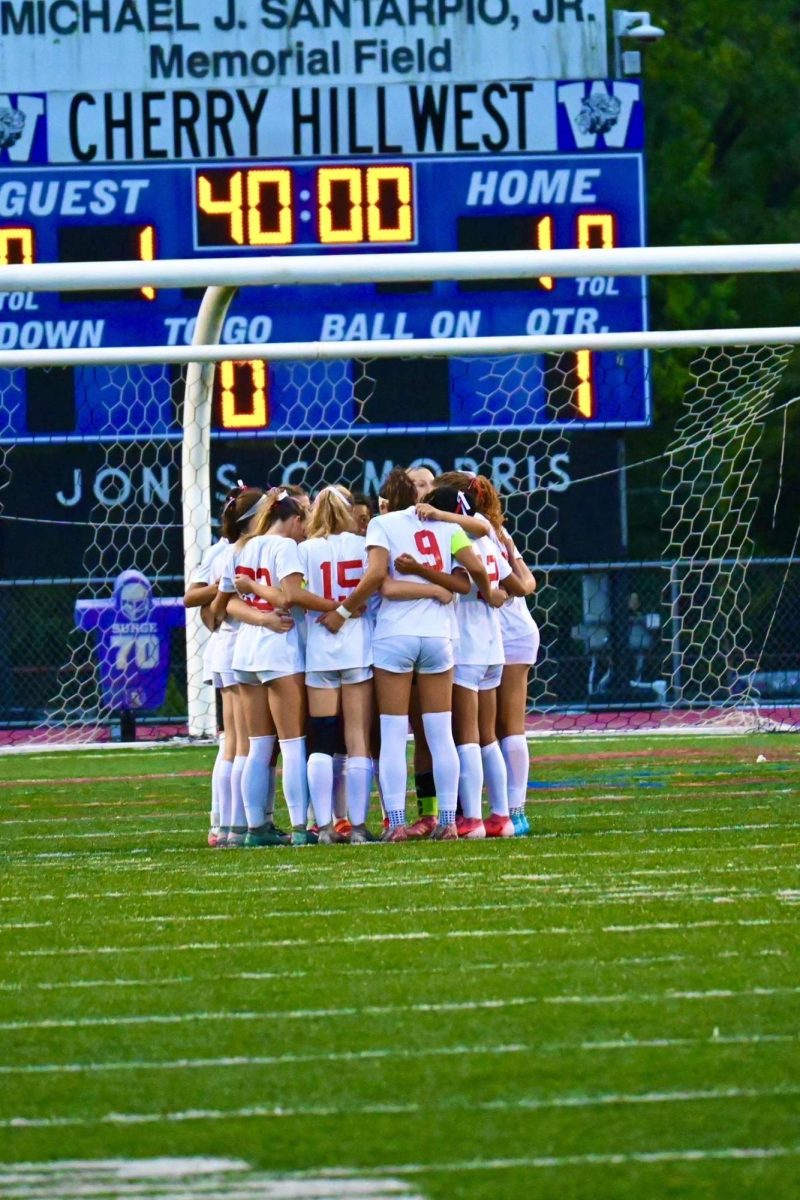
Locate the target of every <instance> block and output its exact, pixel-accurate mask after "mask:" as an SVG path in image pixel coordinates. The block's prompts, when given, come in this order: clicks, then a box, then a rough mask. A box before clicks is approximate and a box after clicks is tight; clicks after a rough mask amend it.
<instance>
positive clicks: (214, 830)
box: [208, 825, 219, 850]
mask: <svg viewBox="0 0 800 1200" xmlns="http://www.w3.org/2000/svg"><path fill="white" fill-rule="evenodd" d="M218 841H219V825H212V826H211V828H210V829H209V831H208V844H209V846H210V847H211V848H212V850H213V849H214V848H215V846H216V844H217V842H218Z"/></svg>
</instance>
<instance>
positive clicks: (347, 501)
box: [320, 483, 353, 508]
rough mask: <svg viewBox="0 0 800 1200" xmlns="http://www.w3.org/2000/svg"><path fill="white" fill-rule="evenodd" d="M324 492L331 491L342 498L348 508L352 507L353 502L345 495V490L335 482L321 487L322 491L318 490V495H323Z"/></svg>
mask: <svg viewBox="0 0 800 1200" xmlns="http://www.w3.org/2000/svg"><path fill="white" fill-rule="evenodd" d="M326 492H333V493H334V495H336V496H338V497H339V499H340V500H344V502H345V504H346V505H347V507H348V508H352V506H353V502H352V500H351V499H350V497H349V496H348V495H347V493H346V492H343V491H342V489H341V488H340V487H337V485H336V484H335V483H329V484H327V486H326V487H324V488H323V489H322V491H321V492H320V496H324V495H325V493H326Z"/></svg>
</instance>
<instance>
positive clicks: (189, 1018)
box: [0, 986, 800, 1032]
mask: <svg viewBox="0 0 800 1200" xmlns="http://www.w3.org/2000/svg"><path fill="white" fill-rule="evenodd" d="M798 993H800V986H798V987H773V988H767V987H751V988H739V989H733V988H709V989H708V990H706V991H679V990H677V989H673V988H668V989H666V990H664V991H660V992H641V993H635V992H613V993H609V994H606V995H565V996H542V995H540V996H507V997H503V998H500V999H486V1000H440V1001H436V1002H431V1003H417V1004H361V1005H348V1006H346V1007H338V1008H337V1007H333V1006H331V1007H329V1008H293V1009H278V1008H276V1009H267V1010H259V1011H245V1012H237V1011H229V1010H224V1009H223V1010H222V1011H220V1012H213V1011H212V1012H205V1011H198V1012H187V1013H133V1014H130V1015H128V1016H115V1017H47V1018H44V1019H42V1020H36V1021H0V1031H3V1032H12V1031H19V1030H31V1029H94V1028H98V1027H102V1028H117V1027H124V1026H130V1025H193V1024H196V1023H199V1022H207V1021H208V1022H212V1023H215V1022H233V1021H317V1020H323V1019H324V1020H327V1019H341V1018H344V1017H358V1018H359V1019H362V1018H364V1017H376V1016H389V1015H391V1014H393V1013H401V1014H406V1013H448V1012H452V1013H455V1012H492V1011H494V1012H497V1011H501V1012H502V1011H504V1010H507V1009H512V1008H525V1007H528V1006H532V1005H536V1004H664V1003H671V1002H673V1001H676V1000H739V999H744V998H750V997H753V996H758V997H759V998H762V999H765V998H768V997H774V996H796V995H798Z"/></svg>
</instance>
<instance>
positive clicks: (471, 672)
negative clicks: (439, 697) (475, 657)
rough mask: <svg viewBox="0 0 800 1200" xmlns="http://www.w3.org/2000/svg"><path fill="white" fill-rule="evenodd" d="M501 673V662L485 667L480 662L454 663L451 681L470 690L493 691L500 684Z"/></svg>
mask: <svg viewBox="0 0 800 1200" xmlns="http://www.w3.org/2000/svg"><path fill="white" fill-rule="evenodd" d="M502 675H503V664H502V663H495V664H493V665H492V666H491V667H485V666H483V664H481V663H461V664H459V663H456V673H455V675H454V676H453V683H455V684H457V685H458V686H459V687H463V688H469V690H470V691H471V692H493V691H494V689H495V688H496V687H499V686H500V679H501V677H502Z"/></svg>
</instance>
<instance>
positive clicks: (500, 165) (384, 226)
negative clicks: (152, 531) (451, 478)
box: [0, 152, 648, 439]
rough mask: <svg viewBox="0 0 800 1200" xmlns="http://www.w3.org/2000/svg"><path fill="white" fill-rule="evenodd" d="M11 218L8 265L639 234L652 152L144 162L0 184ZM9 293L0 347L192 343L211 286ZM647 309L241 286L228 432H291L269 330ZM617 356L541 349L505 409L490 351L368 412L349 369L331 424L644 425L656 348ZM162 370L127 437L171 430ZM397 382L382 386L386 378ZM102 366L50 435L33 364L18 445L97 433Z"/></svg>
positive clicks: (561, 284)
mask: <svg viewBox="0 0 800 1200" xmlns="http://www.w3.org/2000/svg"><path fill="white" fill-rule="evenodd" d="M9 212H10V213H11V214H12V216H13V223H12V222H11V220H10V219H9V218H8V217H6V216H5V214H6V213H9ZM0 222H2V223H0V262H5V263H17V262H82V261H99V260H114V259H140V260H153V259H156V258H192V257H196V256H208V255H212V256H216V255H241V254H246V255H253V254H264V253H268V254H271V255H275V254H278V255H280V254H308V253H317V254H319V253H329V252H335V253H342V252H346V253H353V254H358V253H360V252H362V251H369V252H375V251H376V250H378V251H386V252H390V251H391V252H393V253H397V252H403V251H406V250H422V251H429V250H510V249H531V248H534V249H535V248H539V249H543V250H546V249H556V248H573V247H574V248H590V247H591V248H594V247H599V248H604V247H613V246H630V245H641V244H642V243H643V235H644V230H643V171H642V158H641V155H640V154H637V153H625V152H622V153H620V152H607V153H602V154H601V153H586V154H578V153H572V154H550V155H545V154H539V155H505V156H503V155H491V154H487V155H482V156H477V155H462V156H456V155H438V156H435V157H419V156H418V157H411V156H399V155H398V156H396V157H392V158H391V159H389V158H388V157H384V158H379V159H376V158H375V157H364V158H347V159H336V160H330V159H329V160H322V161H320V160H318V159H309V158H306V159H295V160H292V161H290V162H286V161H281V162H272V161H268V160H266V161H258V162H256V163H254V162H253V161H252V160H244V161H238V162H236V161H235V162H227V163H226V164H225V165H224V166H221V165H219V164H218V163H213V162H210V163H202V164H191V165H189V164H181V165H176V166H163V167H156V166H152V165H149V164H148V165H146V166H139V165H138V164H137V165H136V166H135V167H130V166H127V167H125V168H119V167H111V166H106V167H104V168H84V169H83V170H81V171H80V172H79V173H76V172H75V170H74V168H55V169H49V170H42V169H31V170H30V171H28V172H25V173H23V172H18V173H15V174H14V176H13V177H11V178H9V177H8V175H7V174H6V177H5V178H3V179H2V180H0ZM2 300H5V304H4V305H3V311H2V312H0V347H2V348H7V349H8V348H35V347H42V346H45V347H63V346H70V345H78V346H81V345H84V346H98V345H137V344H139V345H159V344H173V345H176V344H184V343H188V342H190V341H191V337H192V334H193V332H194V321H195V315H196V312H197V308H198V304H199V294H198V292H196V291H188V292H187V291H180V290H178V289H158V290H156V289H155V288H152V287H144V288H140V289H137V290H130V291H125V290H119V291H116V292H114V291H112V292H74V293H62V294H61V295H55V296H49V295H37V296H35V297H33V296H30V297H26V298H25V303H26V304H28V305H31V307H30V308H29V309H27V310H22V311H21V312H14V311H12V310H13V308H14V306H15V305H17V304H19V303H20V302H21V300H22V297H21V296H19V295H18V296H15V295H14V294H11V295H8V296H5V297H2V298H1V299H0V303H2ZM12 318H13V319H12ZM644 319H645V306H644V294H643V288H642V282H641V281H640V280H639V279H636V278H617V279H611V278H589V277H580V278H578V279H554V278H549V277H546V276H540V277H538V278H530V279H522V280H518V281H517V280H514V281H509V280H505V281H491V280H484V281H480V280H476V281H462V282H460V283H456V282H450V283H448V282H443V281H438V282H431V283H428V284H425V283H422V284H402V285H398V284H380V283H377V284H369V285H365V284H355V285H340V286H337V287H335V288H332V287H324V286H313V287H304V288H302V289H300V288H298V287H270V288H261V289H242V290H241V291H240V293H239V295H238V297H237V300H236V302H235V305H234V307H233V309H232V315H231V316H230V317H229V318H228V321H227V323H226V326H225V330H224V332H223V338H224V339H225V340H226V341H230V342H231V344H232V356H231V360H230V361H229V362H228V363H227V364H224V365H223V367H222V368H221V370H220V371H219V372H218V374H219V387H218V395H217V398H216V406H215V424H216V426H217V427H218V428H219V429H221V430H226V431H239V432H242V431H247V432H248V433H249V434H251V435H252V434H259V433H262V434H264V435H265V436H270V435H273V436H274V435H275V434H279V433H284V434H285V433H287V432H291V430H292V427H293V424H296V415H295V409H296V404H295V401H294V393H293V392H292V391H291V389H287V388H286V386H285V382H284V381H285V378H286V375H287V371H288V370H289V368H287V367H285V366H283V367H282V366H281V365H280V364H277V363H276V364H275V365H274V366H270V365H269V343H270V342H271V341H273V342H274V341H278V342H284V341H323V342H326V341H337V340H359V339H389V338H393V339H408V338H411V337H432V336H433V337H436V336H438V337H444V338H447V337H453V336H488V335H500V334H512V333H513V334H519V333H531V334H545V333H595V332H600V331H604V330H608V329H614V330H616V329H620V330H621V329H638V328H641V327H642V326H643V323H644ZM237 341H247V342H263V343H264V359H265V362H262V361H261V360H258V361H257V362H253V363H244V364H242V363H238V362H237V360H236V358H235V343H236V342H237ZM620 357H621V356H619V355H617V354H616V353H608V354H589V353H588V352H578V353H577V354H575V353H573V354H570V355H564V356H561V358H560V361H559V363H558V364H556V363H555V362H554V361H553V360H547V359H545V357H544V356H530V359H529V360H528V361H527V362H526V363H525V364H524V365H523V375H524V376H525V378H526V380H527V382H525V383H524V385H523V386H524V389H525V399H524V402H522V401H520V402H517V403H515V405H514V406H513V411H511V409H509V411H508V413H504V412H503V411H498V412H497V413H496V414H495V415H494V416H493V417H492V418H490V416H489V412H488V409H487V398H486V386H485V385H482V383H481V380H482V379H483V378H484V377H486V376H487V372H488V371H489V365H488V364H487V361H486V360H484V359H462V360H459V361H458V362H457V363H451V364H450V367H449V369H446V370H444V371H443V370H442V367H441V365H440V364H437V363H436V362H431V363H430V364H429V371H428V373H427V377H426V378H425V379H424V380H423V386H422V389H421V390H420V389H419V388H417V389H416V394H414V395H408V394H405V395H399V394H396V393H395V391H394V390H393V389H392V388H391V387H388V386H387V383H386V382H384V383H383V384H382V386H381V387H379V388H378V389H377V392H376V394H375V395H374V396H373V397H372V398H371V400H370V401H369V403H368V405H367V408H366V409H365V407H364V405H363V404H359V405H358V406H356V401H355V399H354V395H353V388H352V381H351V380H350V379H349V378H348V373H347V372H345V373H344V374H342V375H340V377H339V379H338V382H337V384H336V386H335V388H334V390H333V394H332V395H331V397H330V400H329V402H328V403H327V404H326V406H325V409H324V410H323V411H322V412H321V413H320V414H319V422H320V428H321V429H325V430H326V431H330V432H334V431H342V432H345V431H348V430H350V429H352V428H353V427H354V426H355V425H356V424H357V423H358V424H359V425H360V428H361V429H362V431H371V432H374V433H381V432H387V431H391V430H393V429H398V430H399V429H401V428H402V429H405V430H414V429H417V428H419V429H423V428H429V429H431V430H434V429H436V428H439V429H443V428H451V429H461V428H469V427H472V426H479V425H485V424H487V423H491V424H493V425H496V426H497V427H499V428H502V427H504V426H505V425H510V426H513V427H520V426H538V425H552V424H562V425H567V426H576V427H585V426H587V425H590V426H593V425H601V426H604V427H606V428H608V427H614V426H620V425H631V424H642V423H644V422H646V421H647V419H648V393H647V382H646V374H645V370H644V358H643V356H642V355H640V354H632V353H631V354H628V355H625V356H622V359H621V361H620ZM556 367H558V369H556ZM423 373H424V366H423ZM150 375H151V385H152V386H151V387H150V389H149V391H150V396H149V399H148V402H147V404H144V405H142V406H140V411H141V423H140V426H139V427H138V428H137V427H131V426H130V424H128V426H127V436H131V437H136V436H143V435H145V434H147V433H148V432H152V431H153V430H154V429H155V430H158V431H162V432H167V431H170V432H173V433H177V428H176V426H175V414H174V412H172V411H171V410H170V404H171V403H172V402H171V400H170V396H169V388H168V386H167V383H168V381H166V380H165V377H164V373H163V372H161V371H158V370H155V371H151V372H150ZM385 375H386V379H387V380H388V378H389V377H390V376H391V375H392V372H391V371H389V372H386V371H385ZM95 377H96V372H92V371H88V370H85V369H82V368H77V369H75V370H74V371H72V372H63V373H55V374H54V375H51V377H50V392H51V401H50V412H49V415H48V417H47V428H46V429H41V428H37V424H36V422H37V417H36V415H35V413H34V408H35V405H32V404H30V403H29V402H28V396H27V389H26V386H25V384H24V380H23V373H19V381H18V384H17V385H16V386H15V388H14V395H15V397H16V400H15V407H14V414H13V418H12V421H11V425H10V427H9V429H8V432H7V436H8V437H10V438H15V439H19V438H28V437H33V436H35V435H36V434H37V433H44V432H47V433H49V434H51V435H52V434H63V435H64V436H67V437H69V436H75V437H79V438H82V439H85V438H86V437H91V436H92V435H93V434H95V433H97V431H98V427H99V424H98V413H99V412H102V411H103V408H104V405H105V404H107V403H109V404H110V403H112V402H113V395H114V393H113V390H112V391H109V392H108V393H107V397H108V398H107V399H104V394H103V392H102V391H98V385H97V384H95V383H93V382H92V380H93V379H94V378H95ZM563 378H567V379H569V380H571V383H572V386H571V389H570V398H569V399H568V400H565V399H564V396H563V394H562V393H563V391H564V389H563V387H561V386H559V383H558V381H560V380H562V379H563ZM159 380H163V381H164V382H162V383H159ZM556 390H557V394H556ZM422 391H424V395H423V394H421V392H422ZM233 397H235V399H233Z"/></svg>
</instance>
